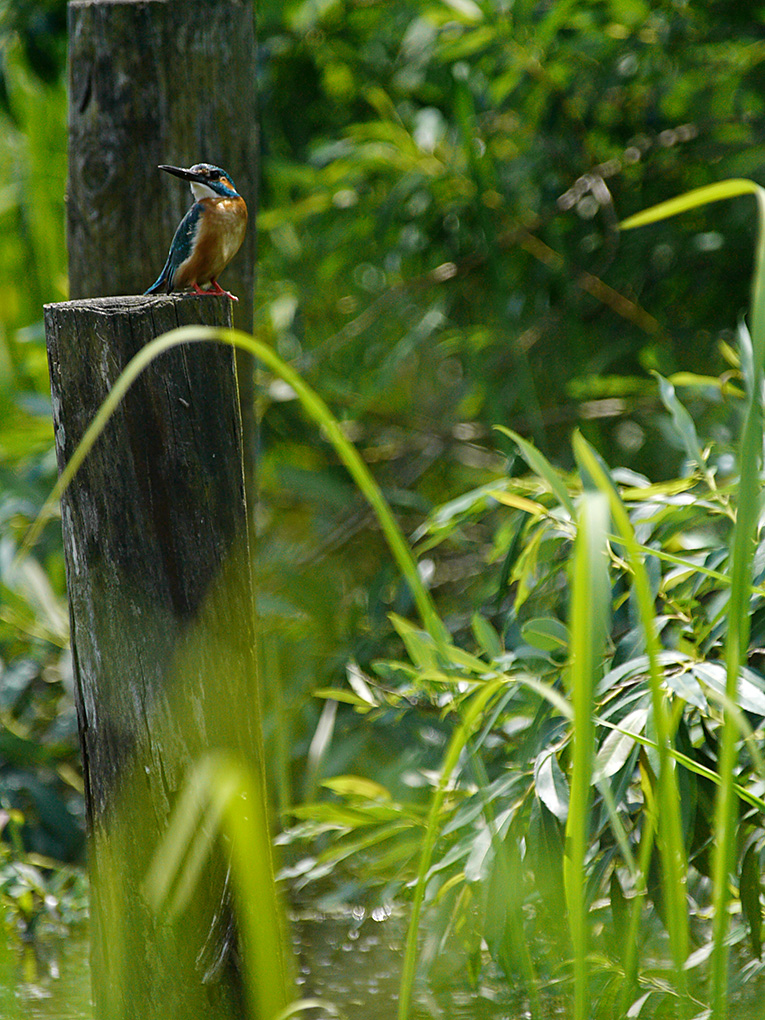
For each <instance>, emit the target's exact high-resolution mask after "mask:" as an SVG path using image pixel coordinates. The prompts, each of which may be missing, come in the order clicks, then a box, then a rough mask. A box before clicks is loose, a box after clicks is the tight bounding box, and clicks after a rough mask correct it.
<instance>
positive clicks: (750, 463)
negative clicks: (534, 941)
mask: <svg viewBox="0 0 765 1020" xmlns="http://www.w3.org/2000/svg"><path fill="white" fill-rule="evenodd" d="M739 195H754V197H755V198H756V200H757V212H758V234H757V247H756V253H755V270H754V279H753V285H752V316H751V318H752V370H751V375H752V378H751V379H748V380H747V383H748V387H747V389H748V407H747V413H746V419H745V423H744V429H743V434H742V437H741V449H740V454H739V471H740V475H739V485H738V501H737V512H736V523H735V525H734V529H733V540H732V546H731V555H730V574H731V591H730V600H729V603H728V633H727V637H726V642H725V665H726V684H725V694H726V697H727V699H728V701H729V702H730V703H731V704H735V703H736V701H737V691H738V676H739V671H740V668H741V665H742V663H743V661H744V659H745V657H746V652H747V646H748V643H749V601H750V598H751V591H752V559H753V556H754V539H755V534H756V528H757V519H758V514H759V474H760V466H761V460H762V439H763V429H762V384H763V362H764V361H765V191H764V190H763V189H762V188H761V187H760V186H759V185H758V184H755V183H754V182H753V181H748V180H730V181H722V182H721V183H719V184H714V185H711V186H709V187H706V188H697V189H695V190H694V191H690V192H688V193H687V194H686V195H681V196H680V197H679V198H676V199H672V200H671V201H669V202H662V203H661V204H660V205H657V206H654V207H653V208H652V209H647V210H646V211H645V212H642V213H638V214H637V215H636V216H632V217H630V219H628V220H626V221H625V222H624V223H623V224H622V227H623V228H624V229H628V228H631V227H639V226H643V225H644V224H648V223H655V222H657V221H659V220H662V219H666V218H667V217H669V216H674V215H676V214H677V213H681V212H685V211H686V210H688V209H693V208H696V207H697V206H700V205H706V204H707V203H708V202H716V201H720V200H721V199H725V198H734V197H737V196H739ZM738 735H739V727H738V725H737V722H736V718H735V715H734V714H733V713H732V712H730V711H729V710H727V709H726V710H725V711H724V713H723V725H722V734H721V738H720V754H719V762H718V771H719V776H720V783H719V786H718V792H717V800H716V803H715V845H714V858H713V898H712V905H713V922H712V939H713V951H712V958H711V1000H712V1001H711V1006H712V1015H713V1016H714V1017H715V1020H725V1017H727V1015H728V947H727V944H726V941H727V934H728V923H729V918H728V907H729V902H730V889H729V878H730V874H731V871H732V870H733V852H734V846H735V833H734V831H733V829H734V810H733V809H734V804H735V791H734V770H735V765H736V742H737V739H738Z"/></svg>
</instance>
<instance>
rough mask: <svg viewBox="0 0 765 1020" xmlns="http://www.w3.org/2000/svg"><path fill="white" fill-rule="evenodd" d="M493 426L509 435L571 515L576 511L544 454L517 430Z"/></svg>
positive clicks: (527, 461)
mask: <svg viewBox="0 0 765 1020" xmlns="http://www.w3.org/2000/svg"><path fill="white" fill-rule="evenodd" d="M494 428H495V429H496V430H497V431H498V432H502V433H503V434H504V435H506V436H509V437H510V439H512V441H513V442H514V443H515V445H516V446H517V447H518V449H519V450H520V451H521V454H522V455H523V459H524V460H525V461H526V463H527V464H528V465H529V467H530V468H531V470H532V471H535V472H536V474H538V475H539V477H540V478H543V479H544V480H545V481H546V482H547V484H548V485H549V486H550V489H551V491H552V492H553V494H554V495H555V497H556V499H557V500H558V502H559V503H560V505H561V506H563V507H565V508H566V510H568V512H569V513H570V514H571V516H572V517H573V516H574V514H575V513H576V511H575V508H574V501H573V499H572V498H571V496H570V495H569V491H568V489H567V488H566V486H565V484H564V482H563V479H562V478H561V477H560V474H559V473H558V472H557V471H556V470H555V468H554V467H553V466H552V464H551V463H550V462H549V460H548V459H547V458H546V457H545V456H544V454H542V453H540V452H539V450H538V449H537V448H536V446H534V445H533V444H532V443H530V442H528V440H526V439H524V438H523V436H519V435H518V433H517V432H513V430H512V429H508V428H505V426H504V425H495V426H494Z"/></svg>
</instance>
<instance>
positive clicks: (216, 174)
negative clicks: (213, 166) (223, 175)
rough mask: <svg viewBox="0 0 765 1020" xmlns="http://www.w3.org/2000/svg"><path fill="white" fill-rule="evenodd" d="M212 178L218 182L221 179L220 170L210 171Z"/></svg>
mask: <svg viewBox="0 0 765 1020" xmlns="http://www.w3.org/2000/svg"><path fill="white" fill-rule="evenodd" d="M210 177H211V178H212V179H213V180H214V181H217V180H218V178H219V177H220V170H211V171H210Z"/></svg>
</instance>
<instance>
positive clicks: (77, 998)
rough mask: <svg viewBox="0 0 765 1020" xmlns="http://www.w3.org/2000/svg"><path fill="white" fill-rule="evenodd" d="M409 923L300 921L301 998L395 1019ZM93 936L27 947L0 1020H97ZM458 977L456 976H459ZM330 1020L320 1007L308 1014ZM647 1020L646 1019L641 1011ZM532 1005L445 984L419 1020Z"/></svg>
mask: <svg viewBox="0 0 765 1020" xmlns="http://www.w3.org/2000/svg"><path fill="white" fill-rule="evenodd" d="M404 934H405V924H404V920H403V918H401V917H396V916H389V915H387V914H386V913H383V912H380V913H379V914H376V915H374V914H373V915H372V916H367V915H365V914H364V913H363V912H362V911H361V910H359V911H356V912H351V913H349V914H348V915H346V916H341V917H340V916H337V915H333V916H329V917H327V916H321V915H318V914H303V915H302V916H300V917H297V918H295V919H294V920H293V944H294V949H295V955H296V961H297V977H298V984H299V994H300V995H301V996H302V997H304V998H320V999H322V1000H324V1001H326V1002H329V1003H332V1004H333V1005H334V1006H335V1007H336V1008H337V1009H338V1010H339V1011H340V1015H341V1016H342V1017H343V1018H345V1020H391V1018H392V1017H393V1016H395V1003H396V1000H397V998H398V985H399V977H400V973H401V957H402V948H403V941H404ZM88 953H89V937H88V931H87V927H84V926H81V927H78V928H75V929H74V930H72V931H70V932H68V933H67V934H66V935H61V934H59V935H58V936H55V937H54V936H48V937H46V938H44V939H41V940H38V942H37V944H36V945H35V946H28V947H27V948H26V951H25V953H24V954H23V956H22V958H21V959H20V960H19V980H18V983H17V985H16V988H15V989H12V988H3V987H0V1020H9V1018H13V1020H21V1018H23V1020H93V1013H92V1008H91V1002H90V972H89V966H88ZM452 977H456V975H452ZM763 991H764V990H763V987H762V984H759V986H758V987H754V986H753V985H750V986H749V987H748V988H747V990H746V996H745V997H744V998H743V999H742V998H740V999H739V1001H738V1003H737V1004H736V1005H735V1007H733V1004H732V1013H731V1015H733V1016H735V1017H736V1020H763V1018H765V995H764V994H763ZM545 1009H546V1015H545V1020H561V1018H563V1020H565V1017H566V1016H567V1015H568V1011H567V1008H566V1004H565V1002H563V1001H561V1000H557V1001H556V1000H554V999H547V1000H546V1002H545ZM301 1015H302V1016H305V1017H312V1018H317V1020H319V1018H324V1017H329V1016H333V1015H334V1014H332V1013H328V1012H325V1011H323V1010H314V1011H310V1012H307V1013H303V1014H301ZM641 1016H642V1014H641ZM529 1017H530V1013H529V1012H528V1006H527V1004H526V1003H524V1002H523V1001H522V1000H521V999H520V998H519V997H518V996H509V995H508V992H507V990H506V988H504V987H503V986H502V984H501V983H500V982H498V983H497V985H496V986H490V985H484V986H483V987H479V988H478V989H468V988H465V987H464V986H462V987H460V986H456V987H455V984H454V983H453V982H452V983H451V984H450V983H449V982H448V980H445V981H444V983H443V985H442V986H440V987H439V988H430V989H422V988H421V989H420V990H419V993H418V995H417V997H416V1000H415V1003H414V1005H413V1010H412V1020H528V1018H529Z"/></svg>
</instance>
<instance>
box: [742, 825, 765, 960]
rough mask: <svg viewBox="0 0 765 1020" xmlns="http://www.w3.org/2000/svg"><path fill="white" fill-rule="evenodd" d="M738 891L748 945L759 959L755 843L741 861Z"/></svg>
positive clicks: (759, 912) (757, 878) (758, 871)
mask: <svg viewBox="0 0 765 1020" xmlns="http://www.w3.org/2000/svg"><path fill="white" fill-rule="evenodd" d="M738 890H739V898H740V899H741V912H742V913H743V915H744V920H745V921H746V926H747V929H748V931H749V945H750V946H751V947H752V953H753V954H754V956H756V957H757V959H760V957H761V954H762V910H761V907H760V893H761V891H762V886H761V882H760V855H759V853H758V851H757V844H756V842H752V843H751V844H750V845H749V848H748V849H747V851H746V853H745V854H744V858H743V860H742V861H741V875H740V877H739V886H738Z"/></svg>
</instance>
